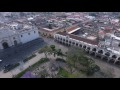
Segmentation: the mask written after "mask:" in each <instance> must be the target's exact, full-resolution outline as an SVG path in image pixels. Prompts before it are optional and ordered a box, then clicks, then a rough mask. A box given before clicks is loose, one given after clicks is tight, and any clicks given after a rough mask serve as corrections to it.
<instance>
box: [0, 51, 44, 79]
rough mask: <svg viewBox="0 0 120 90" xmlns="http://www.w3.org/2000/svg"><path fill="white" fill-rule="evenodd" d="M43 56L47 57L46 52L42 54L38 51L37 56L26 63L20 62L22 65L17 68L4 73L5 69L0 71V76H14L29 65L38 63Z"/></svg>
mask: <svg viewBox="0 0 120 90" xmlns="http://www.w3.org/2000/svg"><path fill="white" fill-rule="evenodd" d="M43 57H45V56H44V53H42V54H38V53H36V57H34V58H32V59H31V60H29V61H28V62H26V63H22V62H20V66H18V67H17V68H15V69H13V70H11V71H9V72H7V73H3V71H0V78H12V76H13V75H16V74H18V73H20V72H21V71H23V70H25V69H26V68H28V67H29V66H31V65H33V64H34V63H36V62H37V61H39V60H40V59H41V58H43Z"/></svg>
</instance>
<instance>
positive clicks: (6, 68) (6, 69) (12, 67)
mask: <svg viewBox="0 0 120 90" xmlns="http://www.w3.org/2000/svg"><path fill="white" fill-rule="evenodd" d="M19 65H20V64H19V63H16V64H11V65H9V66H7V67H5V69H4V73H7V72H9V71H11V70H12V69H14V68H16V67H18V66H19Z"/></svg>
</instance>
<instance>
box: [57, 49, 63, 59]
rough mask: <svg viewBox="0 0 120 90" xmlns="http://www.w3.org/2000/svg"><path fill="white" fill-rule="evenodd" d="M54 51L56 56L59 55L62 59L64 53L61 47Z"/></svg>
mask: <svg viewBox="0 0 120 90" xmlns="http://www.w3.org/2000/svg"><path fill="white" fill-rule="evenodd" d="M56 53H57V56H61V57H62V59H63V56H64V54H63V53H62V51H61V49H58V50H57V51H56Z"/></svg>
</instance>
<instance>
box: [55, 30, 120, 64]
mask: <svg viewBox="0 0 120 90" xmlns="http://www.w3.org/2000/svg"><path fill="white" fill-rule="evenodd" d="M54 39H55V41H56V42H58V43H61V44H64V45H67V46H76V47H80V48H82V49H84V50H85V51H86V52H87V53H89V54H93V55H94V56H95V57H97V56H99V57H100V58H101V59H105V60H107V61H112V62H113V63H114V64H115V63H119V64H120V54H119V53H117V52H116V51H112V50H110V48H107V49H105V48H104V47H99V44H100V43H99V42H98V41H94V40H90V39H86V38H82V37H79V36H77V35H73V34H69V33H66V32H59V33H56V34H55V35H54Z"/></svg>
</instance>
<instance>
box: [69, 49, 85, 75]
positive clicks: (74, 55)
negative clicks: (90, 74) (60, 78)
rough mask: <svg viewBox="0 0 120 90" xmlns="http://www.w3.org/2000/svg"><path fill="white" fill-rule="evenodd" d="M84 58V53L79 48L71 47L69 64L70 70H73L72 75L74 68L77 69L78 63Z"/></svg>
mask: <svg viewBox="0 0 120 90" xmlns="http://www.w3.org/2000/svg"><path fill="white" fill-rule="evenodd" d="M83 56H84V51H83V50H81V49H80V48H78V47H71V48H70V49H69V50H68V52H67V64H68V66H69V68H70V69H71V70H70V71H71V73H72V67H74V68H77V66H76V63H78V62H79V61H80V60H81V57H83Z"/></svg>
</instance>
